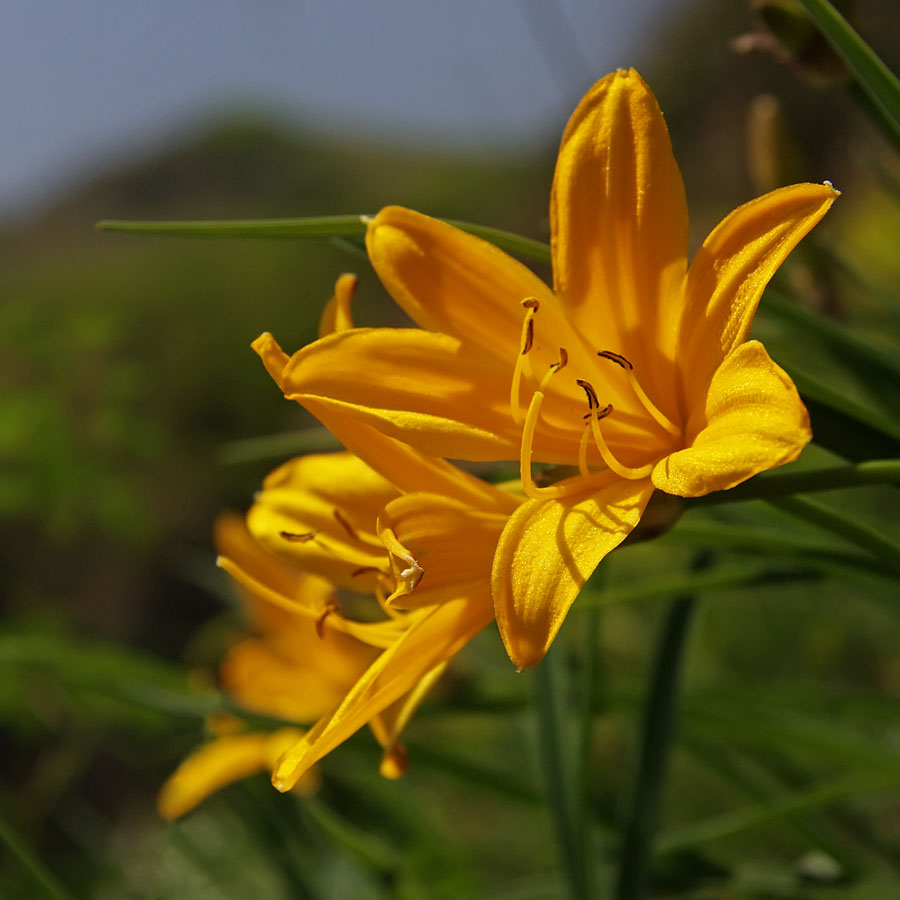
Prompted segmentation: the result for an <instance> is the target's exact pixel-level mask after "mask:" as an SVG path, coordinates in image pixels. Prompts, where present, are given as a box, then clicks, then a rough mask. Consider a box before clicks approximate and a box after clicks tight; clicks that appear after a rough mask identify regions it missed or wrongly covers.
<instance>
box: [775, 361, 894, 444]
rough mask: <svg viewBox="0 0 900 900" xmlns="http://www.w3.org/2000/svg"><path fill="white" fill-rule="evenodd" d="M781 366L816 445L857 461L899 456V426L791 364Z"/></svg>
mask: <svg viewBox="0 0 900 900" xmlns="http://www.w3.org/2000/svg"><path fill="white" fill-rule="evenodd" d="M784 368H785V370H786V371H787V373H788V375H790V376H791V378H792V379H793V381H794V384H795V385H796V386H797V390H798V391H800V395H801V397H802V398H803V402H804V403H805V404H806V408H807V409H808V410H809V418H810V422H811V424H812V430H813V435H814V440H815V442H816V443H817V444H819V445H820V446H821V447H825V448H826V449H828V450H831V451H832V453H837V454H838V455H839V456H843V457H844V458H845V459H850V460H854V461H857V462H861V461H863V460H867V459H889V458H897V457H900V425H897V424H896V423H895V422H893V421H892V420H890V419H888V418H886V417H884V416H881V415H879V414H878V413H875V412H872V411H871V410H869V409H866V408H865V407H864V406H861V405H860V404H859V403H856V402H855V401H853V400H848V399H847V398H846V397H842V396H841V395H840V394H838V393H837V392H836V391H834V390H833V389H832V388H830V387H827V386H826V385H824V384H822V383H821V382H818V381H816V380H815V379H814V378H811V377H810V376H809V375H806V374H805V373H803V372H800V371H798V370H797V369H795V368H793V367H792V366H784Z"/></svg>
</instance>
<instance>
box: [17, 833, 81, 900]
mask: <svg viewBox="0 0 900 900" xmlns="http://www.w3.org/2000/svg"><path fill="white" fill-rule="evenodd" d="M0 843H2V844H4V845H5V846H6V849H7V850H9V852H10V853H11V854H12V855H13V856H14V857H15V858H16V859H17V860H18V861H19V862H20V863H21V864H22V867H23V868H24V869H26V870H27V871H28V873H29V875H31V877H32V878H33V879H34V881H35V884H39V885H40V886H41V888H42V890H43V892H44V894H46V896H48V897H53V900H73V897H72V895H71V894H70V893H69V892H68V891H67V890H66V888H65V887H63V885H62V884H61V883H60V882H59V881H58V880H57V878H56V876H55V875H54V874H53V873H52V872H51V871H50V870H49V869H48V868H47V867H46V866H45V865H44V864H43V863H42V862H41V860H40V859H38V857H37V856H36V855H35V853H34V852H33V851H32V850H31V848H30V847H29V846H28V845H27V844H26V843H25V841H23V840H22V838H21V837H20V836H19V835H18V834H17V833H16V831H15V830H14V829H13V827H12V825H10V824H9V822H7V821H6V820H5V819H4V818H3V817H2V816H0Z"/></svg>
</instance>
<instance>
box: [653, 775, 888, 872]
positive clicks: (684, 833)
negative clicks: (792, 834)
mask: <svg viewBox="0 0 900 900" xmlns="http://www.w3.org/2000/svg"><path fill="white" fill-rule="evenodd" d="M897 787H900V772H898V771H896V770H894V771H881V772H864V773H853V774H851V775H842V776H839V777H837V778H830V779H828V780H826V781H823V782H821V783H819V784H815V785H813V786H812V787H810V788H807V789H805V790H802V791H795V792H792V793H788V794H786V795H783V796H781V797H777V798H774V799H772V800H769V801H767V802H765V803H756V804H752V805H750V806H747V807H744V808H742V809H736V810H733V811H731V812H727V813H723V814H721V815H718V816H713V817H711V818H709V819H705V820H703V821H701V822H695V823H692V824H691V825H685V826H682V827H680V828H677V829H672V830H670V831H668V832H665V833H663V834H662V835H661V836H660V839H659V841H658V843H657V845H656V852H657V853H658V854H665V853H673V852H676V851H679V850H687V849H691V848H694V847H697V846H699V845H701V844H705V843H709V842H710V841H715V840H720V839H721V838H725V837H731V836H732V835H735V834H740V833H741V832H743V831H747V830H750V829H758V828H762V827H763V826H770V825H772V824H773V823H774V822H777V821H779V820H781V819H786V818H790V817H792V816H796V815H798V814H802V813H808V812H812V811H816V810H819V809H821V808H822V807H825V806H831V805H833V804H835V803H837V802H838V801H840V800H843V799H845V798H847V797H854V796H857V795H859V794H871V793H874V792H881V791H883V790H885V789H889V788H897Z"/></svg>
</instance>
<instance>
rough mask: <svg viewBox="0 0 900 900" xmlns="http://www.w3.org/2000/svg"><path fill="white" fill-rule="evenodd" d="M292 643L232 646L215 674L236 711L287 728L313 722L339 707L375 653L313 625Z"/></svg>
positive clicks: (253, 640) (259, 642) (253, 641)
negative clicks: (280, 721)
mask: <svg viewBox="0 0 900 900" xmlns="http://www.w3.org/2000/svg"><path fill="white" fill-rule="evenodd" d="M306 621H307V623H308V626H307V631H306V634H305V635H302V634H297V633H296V632H295V633H294V635H293V638H294V640H293V641H292V642H286V641H280V642H276V641H273V640H272V639H266V640H258V639H256V638H248V639H247V640H243V641H240V642H239V643H237V644H235V645H234V646H233V647H232V648H231V649H230V650H229V651H228V654H227V656H226V657H225V659H224V661H223V662H222V665H221V667H220V670H219V675H220V678H221V681H222V686H223V687H224V688H225V690H226V691H227V692H228V694H229V695H231V696H232V697H233V698H234V699H235V700H236V701H237V702H238V703H239V704H240V706H241V707H243V708H244V709H247V710H251V711H252V712H256V713H261V714H263V715H269V716H275V717H277V718H281V719H287V720H289V721H291V722H300V723H308V722H314V721H315V720H316V719H318V718H319V717H320V716H322V715H324V714H325V713H326V712H327V711H328V710H329V709H331V707H333V706H334V705H335V704H337V703H338V702H340V700H341V699H342V698H343V696H344V694H345V693H346V692H347V691H348V690H349V688H350V687H351V686H352V685H353V684H354V682H355V681H356V679H357V678H358V677H359V676H360V675H361V674H362V673H363V672H364V671H365V670H366V668H367V667H368V666H369V665H370V663H371V662H372V661H373V660H374V659H375V657H376V655H377V651H376V650H375V649H374V648H372V647H369V646H367V645H365V644H363V643H362V642H360V641H358V640H356V639H355V638H352V637H350V636H348V635H346V634H341V633H340V632H338V631H335V630H334V629H323V630H322V635H321V637H320V636H319V634H318V633H317V631H316V629H315V626H314V623H313V622H312V621H311V620H306Z"/></svg>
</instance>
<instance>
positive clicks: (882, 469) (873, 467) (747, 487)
mask: <svg viewBox="0 0 900 900" xmlns="http://www.w3.org/2000/svg"><path fill="white" fill-rule="evenodd" d="M870 484H894V485H900V459H873V460H868V461H867V462H861V463H856V464H853V465H847V466H829V467H828V468H827V469H813V470H811V471H807V472H773V473H770V474H766V475H759V476H758V477H756V478H754V479H752V480H751V481H748V482H746V483H744V484H741V485H738V487H736V488H732V489H731V490H730V491H716V492H715V493H713V494H709V495H707V496H706V497H701V498H699V499H697V500H694V501H692V505H693V504H695V503H696V504H700V505H707V506H709V505H714V504H719V503H732V502H735V501H737V500H763V499H769V498H773V497H782V496H785V495H789V494H809V493H813V492H815V491H833V490H836V489H837V488H846V487H863V486H865V485H870Z"/></svg>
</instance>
